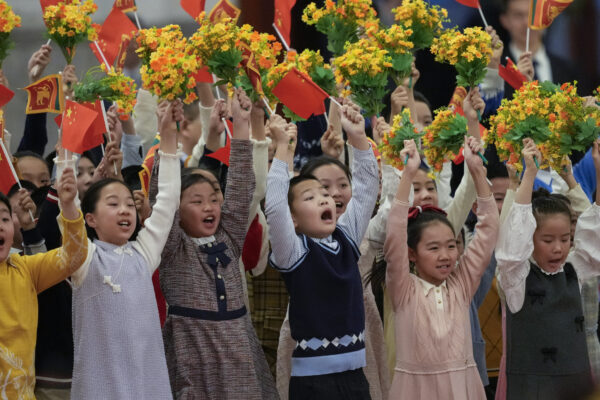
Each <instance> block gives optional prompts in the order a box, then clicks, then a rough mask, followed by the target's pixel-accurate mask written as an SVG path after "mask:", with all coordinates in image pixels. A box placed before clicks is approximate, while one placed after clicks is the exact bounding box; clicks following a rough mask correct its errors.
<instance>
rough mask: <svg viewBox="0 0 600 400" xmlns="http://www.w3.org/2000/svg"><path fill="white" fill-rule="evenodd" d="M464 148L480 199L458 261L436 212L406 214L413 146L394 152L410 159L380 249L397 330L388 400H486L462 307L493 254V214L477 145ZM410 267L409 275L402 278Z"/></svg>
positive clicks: (414, 164)
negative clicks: (471, 232) (472, 235)
mask: <svg viewBox="0 0 600 400" xmlns="http://www.w3.org/2000/svg"><path fill="white" fill-rule="evenodd" d="M470 111H472V112H474V110H470ZM464 149H465V150H464V153H465V160H466V162H467V166H468V167H469V170H470V172H471V175H472V176H473V181H474V184H475V188H476V191H477V195H478V197H479V198H478V208H477V211H478V217H479V222H478V225H477V233H476V235H475V238H474V239H473V240H472V241H471V243H470V244H469V246H468V248H467V250H466V251H465V253H464V255H462V256H460V257H459V255H458V250H457V246H456V234H455V232H454V230H453V228H452V225H451V224H450V222H449V221H448V219H447V218H446V217H445V215H444V214H445V213H443V211H441V210H439V209H437V208H435V207H432V206H423V207H418V208H413V209H411V210H410V211H411V212H410V215H407V213H408V211H409V210H408V209H409V204H408V196H409V193H410V187H411V183H412V179H413V178H414V176H415V174H416V172H417V169H418V168H419V165H420V162H421V161H420V158H419V155H418V153H417V150H416V146H415V144H414V142H413V141H405V146H404V149H403V150H402V152H401V153H400V157H402V158H404V157H405V156H406V155H408V156H409V160H408V163H407V164H406V166H405V168H404V171H403V174H402V179H401V180H400V184H399V186H398V192H397V194H396V199H395V202H394V203H395V204H394V205H393V207H392V210H391V211H390V216H389V223H388V232H387V238H386V241H385V245H384V252H385V258H386V261H387V263H388V267H387V276H386V287H387V289H388V291H389V294H390V299H391V302H392V307H393V309H394V312H395V327H396V348H397V352H396V366H395V374H394V379H393V381H392V388H391V390H390V398H392V399H396V398H407V399H460V400H469V399H485V392H484V390H483V385H482V383H481V379H480V378H479V373H478V372H477V367H476V364H475V361H474V360H473V347H472V344H471V335H470V323H469V305H470V302H471V299H472V297H473V295H474V294H475V291H476V290H477V287H478V285H479V280H480V278H481V276H482V274H483V272H484V270H485V268H486V266H487V265H488V262H489V261H490V257H491V255H492V251H493V249H494V244H495V242H496V235H497V228H498V210H497V209H496V204H495V202H494V198H493V197H492V193H491V191H490V188H489V186H488V184H487V182H486V178H485V169H484V168H483V164H482V161H481V159H479V157H478V156H477V152H478V151H481V145H480V144H479V141H478V140H477V139H476V138H473V137H469V138H467V139H466V140H465V146H464ZM407 224H408V231H407ZM407 239H408V240H407ZM409 261H410V264H412V266H414V269H415V271H416V274H415V275H413V274H411V273H410V272H409Z"/></svg>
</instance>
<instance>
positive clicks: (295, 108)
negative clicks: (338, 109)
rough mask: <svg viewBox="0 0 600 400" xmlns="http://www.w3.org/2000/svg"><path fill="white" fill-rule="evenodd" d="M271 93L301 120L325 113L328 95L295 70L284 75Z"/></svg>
mask: <svg viewBox="0 0 600 400" xmlns="http://www.w3.org/2000/svg"><path fill="white" fill-rule="evenodd" d="M272 92H273V94H274V95H275V96H277V98H278V99H279V101H281V102H282V103H283V104H285V105H286V106H287V108H289V109H290V110H291V111H292V112H294V113H295V114H297V115H298V116H299V117H301V118H304V119H307V118H309V117H310V116H311V115H313V114H314V115H321V114H324V113H325V111H326V110H325V104H324V101H325V99H326V98H328V97H329V94H327V92H326V91H324V90H323V89H321V88H320V87H319V86H317V84H316V83H314V82H313V81H312V80H311V79H310V77H309V76H308V75H306V74H304V73H302V72H300V71H298V70H297V69H296V68H292V69H291V70H290V71H289V72H288V73H287V74H285V76H284V77H283V78H281V80H280V81H279V83H278V84H277V86H275V87H274V88H273V91H272Z"/></svg>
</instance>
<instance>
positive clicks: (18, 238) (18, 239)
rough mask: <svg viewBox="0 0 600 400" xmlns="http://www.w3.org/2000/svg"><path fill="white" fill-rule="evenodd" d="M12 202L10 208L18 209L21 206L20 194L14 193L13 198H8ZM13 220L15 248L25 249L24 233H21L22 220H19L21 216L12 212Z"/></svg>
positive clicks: (13, 243)
mask: <svg viewBox="0 0 600 400" xmlns="http://www.w3.org/2000/svg"><path fill="white" fill-rule="evenodd" d="M8 201H9V202H10V208H12V209H13V210H16V209H17V207H19V196H17V194H14V195H13V196H12V197H11V198H9V199H8ZM12 221H13V240H12V246H13V247H14V248H15V249H23V235H22V234H21V222H20V221H19V217H18V216H17V213H15V212H13V213H12Z"/></svg>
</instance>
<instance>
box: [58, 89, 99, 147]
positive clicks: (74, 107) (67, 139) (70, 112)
mask: <svg viewBox="0 0 600 400" xmlns="http://www.w3.org/2000/svg"><path fill="white" fill-rule="evenodd" d="M97 116H98V113H97V112H96V111H94V110H91V109H89V108H87V107H86V106H83V105H81V104H78V103H76V102H74V101H71V100H67V104H66V109H65V114H64V116H63V121H62V130H61V132H62V146H63V147H64V148H65V149H67V150H69V151H72V152H73V153H78V154H81V153H83V152H84V151H86V150H89V149H93V148H94V147H96V146H98V145H100V144H101V143H102V141H103V138H102V135H93V134H90V132H91V130H90V126H91V125H92V123H93V122H94V120H95V119H96V117H97Z"/></svg>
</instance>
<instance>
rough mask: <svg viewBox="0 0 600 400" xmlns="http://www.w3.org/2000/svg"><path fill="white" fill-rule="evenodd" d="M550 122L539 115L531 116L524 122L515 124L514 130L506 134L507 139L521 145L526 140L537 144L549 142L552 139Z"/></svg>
mask: <svg viewBox="0 0 600 400" xmlns="http://www.w3.org/2000/svg"><path fill="white" fill-rule="evenodd" d="M550 134H551V132H550V129H549V128H548V122H547V121H546V120H545V119H543V118H540V117H539V116H537V115H530V116H528V117H527V118H525V119H524V120H523V121H519V122H518V123H517V124H515V126H514V128H513V129H512V130H511V131H510V132H508V133H506V135H505V138H506V140H508V141H511V142H514V143H521V142H522V141H523V139H525V138H531V139H533V141H534V142H535V143H536V144H540V143H543V142H545V141H546V140H548V138H549V137H550Z"/></svg>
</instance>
